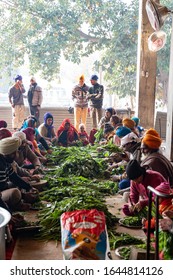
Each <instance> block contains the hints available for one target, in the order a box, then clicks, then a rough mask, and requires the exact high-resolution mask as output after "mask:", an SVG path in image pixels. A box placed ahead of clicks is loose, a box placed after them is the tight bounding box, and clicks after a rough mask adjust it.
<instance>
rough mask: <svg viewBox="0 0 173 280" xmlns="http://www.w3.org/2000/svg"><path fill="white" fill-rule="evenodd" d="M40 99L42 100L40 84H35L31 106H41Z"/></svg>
mask: <svg viewBox="0 0 173 280" xmlns="http://www.w3.org/2000/svg"><path fill="white" fill-rule="evenodd" d="M42 101H43V94H42V88H41V87H40V86H36V87H35V89H34V91H33V97H32V106H41V104H42Z"/></svg>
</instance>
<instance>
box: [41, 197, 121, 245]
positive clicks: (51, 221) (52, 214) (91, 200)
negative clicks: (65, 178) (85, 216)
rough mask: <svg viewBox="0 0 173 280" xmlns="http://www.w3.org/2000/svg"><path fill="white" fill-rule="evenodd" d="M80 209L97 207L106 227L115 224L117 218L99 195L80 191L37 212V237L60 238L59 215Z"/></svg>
mask: <svg viewBox="0 0 173 280" xmlns="http://www.w3.org/2000/svg"><path fill="white" fill-rule="evenodd" d="M82 209H97V210H98V211H103V212H104V214H105V217H106V225H107V228H112V227H113V226H115V224H116V222H117V221H118V219H117V218H116V217H115V216H114V215H112V214H111V213H110V212H109V211H108V208H107V206H106V204H105V201H104V199H103V198H101V197H97V196H93V194H91V193H90V194H89V192H88V193H80V195H76V196H73V197H66V198H63V199H62V200H60V201H56V202H52V203H51V204H50V205H48V207H46V206H45V208H43V209H42V210H41V211H40V213H39V225H40V226H41V229H40V231H39V238H40V239H43V240H57V241H60V239H61V227H60V217H61V215H62V214H63V213H64V212H68V211H73V210H82Z"/></svg>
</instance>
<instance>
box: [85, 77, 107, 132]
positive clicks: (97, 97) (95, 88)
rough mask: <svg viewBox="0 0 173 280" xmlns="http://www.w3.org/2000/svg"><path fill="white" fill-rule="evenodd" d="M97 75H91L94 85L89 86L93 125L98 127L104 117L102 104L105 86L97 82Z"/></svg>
mask: <svg viewBox="0 0 173 280" xmlns="http://www.w3.org/2000/svg"><path fill="white" fill-rule="evenodd" d="M97 80H98V77H97V75H92V76H91V79H90V81H91V84H92V87H90V88H89V95H88V99H90V107H91V118H92V127H93V128H97V125H98V123H99V122H100V119H101V117H102V105H103V94H104V87H103V86H102V85H100V84H98V82H97Z"/></svg>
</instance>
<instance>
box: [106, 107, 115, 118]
mask: <svg viewBox="0 0 173 280" xmlns="http://www.w3.org/2000/svg"><path fill="white" fill-rule="evenodd" d="M106 111H108V112H109V113H110V114H111V116H112V115H115V113H116V112H115V109H114V108H112V107H109V108H107V109H106Z"/></svg>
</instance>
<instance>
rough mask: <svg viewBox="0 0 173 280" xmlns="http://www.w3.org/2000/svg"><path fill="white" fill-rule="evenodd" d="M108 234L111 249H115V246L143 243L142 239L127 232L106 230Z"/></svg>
mask: <svg viewBox="0 0 173 280" xmlns="http://www.w3.org/2000/svg"><path fill="white" fill-rule="evenodd" d="M108 235H109V243H110V248H111V250H115V249H116V248H118V247H120V246H125V245H135V244H144V241H143V240H141V239H139V238H136V237H133V236H131V235H130V234H127V233H119V232H113V231H108Z"/></svg>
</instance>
